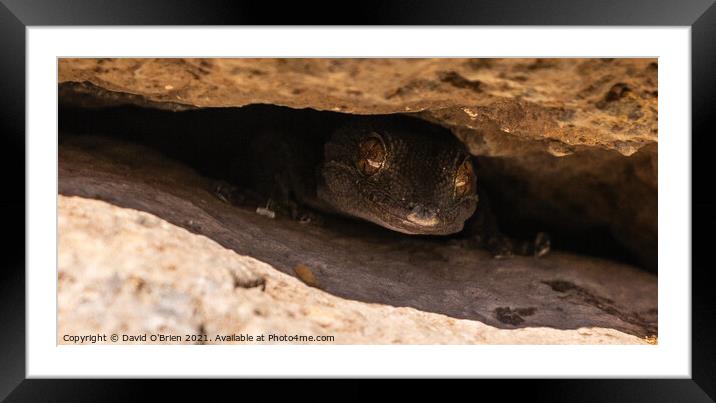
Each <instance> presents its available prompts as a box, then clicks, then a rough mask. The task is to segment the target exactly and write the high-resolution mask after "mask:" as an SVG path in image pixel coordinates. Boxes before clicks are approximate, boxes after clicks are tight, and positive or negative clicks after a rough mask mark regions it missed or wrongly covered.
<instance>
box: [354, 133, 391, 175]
mask: <svg viewBox="0 0 716 403" xmlns="http://www.w3.org/2000/svg"><path fill="white" fill-rule="evenodd" d="M385 156H386V151H385V144H383V141H382V140H381V139H380V138H379V137H377V136H371V137H368V138H367V139H365V140H363V141H362V142H361V143H360V144H359V145H358V159H357V160H356V165H357V166H358V169H360V171H361V172H362V173H363V174H364V175H367V176H371V175H375V173H377V172H378V171H380V170H381V169H382V168H383V165H385Z"/></svg>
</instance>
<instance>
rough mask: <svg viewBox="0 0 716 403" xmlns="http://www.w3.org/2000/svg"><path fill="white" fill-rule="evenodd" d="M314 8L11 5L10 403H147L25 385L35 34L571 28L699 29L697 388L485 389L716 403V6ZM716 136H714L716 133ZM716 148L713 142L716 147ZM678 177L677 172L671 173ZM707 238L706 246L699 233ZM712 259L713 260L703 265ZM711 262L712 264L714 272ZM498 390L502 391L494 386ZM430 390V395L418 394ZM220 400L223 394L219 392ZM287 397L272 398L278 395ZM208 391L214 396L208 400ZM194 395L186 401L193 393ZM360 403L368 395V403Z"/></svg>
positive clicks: (132, 391) (3, 44)
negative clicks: (715, 165) (61, 29)
mask: <svg viewBox="0 0 716 403" xmlns="http://www.w3.org/2000/svg"><path fill="white" fill-rule="evenodd" d="M347 4H348V3H346V4H339V3H335V4H333V5H332V6H329V5H327V4H323V3H316V4H314V5H309V4H304V3H295V4H293V5H292V4H291V3H289V2H283V3H282V5H281V6H280V7H276V6H275V5H272V4H270V3H266V2H264V3H263V4H262V3H252V4H247V3H238V2H230V1H201V2H199V1H194V2H191V1H183V0H176V1H170V0H159V1H157V0H155V1H151V2H150V1H143V0H137V1H134V0H131V1H129V0H125V1H114V2H111V1H97V0H94V1H93V0H73V1H69V0H65V1H52V0H37V1H28V0H0V51H1V52H2V53H3V56H2V58H1V59H0V68H1V70H0V72H1V75H0V95H2V96H0V99H1V100H2V101H1V102H2V106H1V107H0V115H1V116H2V118H1V119H0V132H1V133H2V139H3V146H2V148H1V150H2V157H0V172H1V175H2V178H3V181H2V184H3V190H2V192H0V203H2V204H1V206H2V211H3V212H4V213H5V214H4V215H3V216H4V222H5V223H6V224H9V225H5V226H4V229H5V231H4V232H5V234H6V235H7V236H6V241H5V242H4V248H3V251H4V253H3V254H4V255H5V261H6V264H5V265H3V268H2V271H0V273H2V282H0V301H1V303H0V323H2V325H3V326H2V329H3V332H2V334H3V337H2V339H0V340H1V341H0V399H4V398H7V399H8V401H23V402H24V401H82V400H92V401H110V400H112V401H113V400H123V401H124V400H130V399H132V400H133V399H134V398H136V397H137V394H138V392H137V388H138V387H139V386H143V385H145V384H146V383H147V382H146V381H118V380H49V379H48V380H39V379H25V377H26V376H25V374H26V363H25V358H26V343H25V336H26V335H25V332H26V326H25V325H26V323H25V293H26V288H25V223H26V210H25V203H26V200H25V175H24V174H23V172H25V169H26V165H25V161H26V160H25V152H26V150H25V71H26V70H25V68H26V66H25V51H26V48H25V41H26V39H25V38H26V36H25V35H26V30H25V28H26V27H28V26H48V25H51V26H72V25H93V26H96V25H115V26H116V25H263V24H272V25H275V24H290V25H304V24H308V25H342V24H348V25H503V26H507V25H560V26H582V25H584V26H595V25H605V26H629V25H636V26H689V27H691V40H692V42H691V46H692V49H691V57H692V71H691V73H692V77H691V78H692V137H691V144H692V173H693V182H692V195H691V197H692V217H693V216H694V215H696V214H698V215H699V218H698V219H697V220H693V219H692V222H693V224H692V245H693V246H692V248H693V249H692V356H691V362H692V378H691V379H638V380H606V379H601V380H543V381H537V380H521V381H518V382H523V383H528V384H529V385H524V386H523V387H522V388H515V387H513V386H507V385H506V384H505V382H506V381H502V380H498V381H494V380H493V381H484V382H482V381H481V385H480V388H486V389H480V394H485V393H488V392H489V391H488V390H487V389H493V388H494V389H495V391H498V392H504V391H505V389H506V388H507V387H509V388H510V390H513V391H515V392H519V391H522V392H523V393H527V394H528V395H530V396H536V395H538V394H541V393H548V394H549V396H550V400H552V401H689V402H698V401H713V398H714V396H716V382H715V380H716V365H714V363H715V362H716V354H715V353H714V336H713V334H714V333H713V332H712V329H713V319H714V318H716V309H714V292H713V291H712V289H711V288H712V286H713V284H714V282H713V281H712V280H713V275H712V274H711V273H712V271H713V269H712V267H711V266H712V264H703V263H702V264H699V260H700V259H694V258H697V257H705V256H707V255H706V251H707V250H709V249H708V248H707V246H708V245H709V244H710V243H711V241H713V240H716V232H714V231H713V230H712V228H713V227H714V222H715V221H714V218H716V213H714V207H716V197H714V196H711V195H710V192H709V191H708V190H707V189H706V187H704V188H701V189H699V188H697V187H695V186H693V185H695V183H696V181H697V178H699V177H702V176H703V177H704V178H708V179H706V183H707V184H713V182H714V179H713V176H712V175H711V174H710V169H709V168H710V167H709V165H708V164H710V162H709V161H708V160H707V159H706V157H707V153H709V150H710V147H709V145H710V144H709V143H708V141H709V140H711V139H712V138H713V137H714V136H710V135H709V134H711V133H712V132H713V129H711V126H710V125H709V124H708V123H709V119H708V117H709V115H710V112H711V111H713V110H714V105H716V92H714V88H715V87H716V86H714V77H716V74H715V73H714V72H716V6H714V0H691V1H683V0H655V1H650V2H645V1H644V0H618V1H616V0H608V1H594V0H592V1H588V0H557V1H527V0H494V1H469V0H460V1H454V2H450V3H446V2H439V1H426V2H419V3H418V2H401V1H384V2H380V3H379V4H377V3H370V2H360V3H357V2H355V3H351V5H350V6H349V5H347ZM709 129H711V130H709ZM711 141H713V140H711ZM667 169H668V167H667ZM699 229H701V230H703V231H702V233H705V234H707V235H706V236H702V237H699V238H697V237H695V233H696V232H698V230H699ZM703 260H705V259H703ZM703 260H702V262H703ZM164 382H167V383H169V385H167V384H164V385H161V387H162V389H163V391H164V392H163V393H164V394H165V395H166V396H168V395H169V394H173V393H179V394H184V393H187V392H190V391H192V390H196V385H195V384H194V383H192V382H186V381H180V380H172V381H166V380H165V381H164ZM490 382H491V383H490ZM422 388H426V386H419V387H418V389H422ZM212 389H213V390H214V391H216V390H218V389H215V388H214V387H212ZM275 391H276V390H274V391H272V393H275ZM204 392H207V390H204ZM185 396H186V395H185ZM356 397H357V396H356Z"/></svg>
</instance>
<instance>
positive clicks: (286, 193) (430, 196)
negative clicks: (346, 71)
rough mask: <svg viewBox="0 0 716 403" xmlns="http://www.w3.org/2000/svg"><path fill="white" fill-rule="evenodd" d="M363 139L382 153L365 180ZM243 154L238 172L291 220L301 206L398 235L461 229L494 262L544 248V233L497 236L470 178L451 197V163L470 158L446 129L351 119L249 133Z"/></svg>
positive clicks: (404, 120) (388, 119) (300, 214)
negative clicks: (303, 129) (323, 130)
mask: <svg viewBox="0 0 716 403" xmlns="http://www.w3.org/2000/svg"><path fill="white" fill-rule="evenodd" d="M368 137H378V138H380V140H381V141H382V143H383V144H384V145H385V150H386V155H385V161H384V165H383V166H382V168H381V170H380V171H379V172H377V173H376V174H373V175H365V174H363V173H362V172H361V170H360V169H359V168H358V164H357V158H358V157H357V156H358V154H359V152H358V149H359V144H360V143H361V142H362V141H364V140H365V139H366V138H368ZM251 154H252V155H254V156H255V157H257V158H256V160H255V161H251V164H249V165H247V164H244V165H241V164H239V167H238V169H239V170H240V171H242V173H243V174H244V175H248V176H249V177H250V182H251V183H252V187H254V188H255V189H257V190H258V191H259V193H261V194H262V195H264V196H265V197H267V198H268V199H269V203H268V207H269V208H271V207H273V208H276V209H283V210H284V211H286V212H288V213H289V214H290V215H291V216H293V217H294V218H297V219H303V218H305V216H306V215H307V214H310V212H306V211H304V210H303V209H302V206H308V207H310V208H312V209H314V210H317V211H321V212H326V213H331V214H341V215H345V216H351V217H356V218H360V219H363V220H367V221H371V222H373V223H375V224H377V225H380V226H383V227H385V228H388V229H391V230H394V231H398V232H402V233H406V234H420V235H449V234H455V233H459V232H461V231H463V230H464V232H465V233H467V234H468V235H469V236H470V238H469V239H470V240H471V241H472V243H473V244H475V245H476V246H478V247H483V248H487V249H488V250H490V251H491V252H492V254H493V255H494V256H495V257H505V256H510V255H513V254H519V255H536V256H541V255H543V254H545V253H546V252H547V251H548V250H549V239H548V238H546V236H545V235H544V234H538V236H537V239H536V240H535V242H519V241H515V240H513V239H510V238H508V237H506V236H504V235H502V234H501V233H500V231H499V228H498V226H497V222H496V220H495V217H494V215H493V214H492V213H491V211H490V208H489V201H488V199H487V196H486V195H485V194H484V192H482V189H481V188H480V186H479V183H478V182H477V180H476V177H475V175H472V176H471V178H470V181H471V183H470V185H469V186H470V188H469V189H470V191H469V192H467V193H466V194H462V195H456V193H455V175H456V172H457V169H458V166H459V165H460V164H461V163H462V162H463V161H465V160H466V159H467V160H469V161H471V160H472V158H473V157H471V156H470V154H469V153H468V151H467V149H466V148H465V146H464V144H463V143H461V142H460V141H459V140H457V139H456V138H455V137H454V136H453V135H452V134H451V133H449V132H448V131H447V130H445V129H443V128H440V127H438V126H435V125H432V124H429V123H427V122H424V121H422V120H418V119H416V118H411V117H406V116H398V115H389V116H372V117H356V118H353V119H352V120H350V121H349V122H348V123H346V124H345V125H343V126H341V127H340V128H339V129H337V130H335V131H334V132H333V133H330V134H326V135H325V136H324V135H322V134H319V133H314V134H313V135H308V136H295V135H293V136H292V135H291V134H290V133H288V132H279V131H270V132H266V133H262V134H261V135H259V136H256V138H255V140H254V141H253V142H252V144H251ZM224 190H225V189H224ZM220 193H221V192H220ZM223 198H224V199H226V198H227V197H225V196H224V197H223Z"/></svg>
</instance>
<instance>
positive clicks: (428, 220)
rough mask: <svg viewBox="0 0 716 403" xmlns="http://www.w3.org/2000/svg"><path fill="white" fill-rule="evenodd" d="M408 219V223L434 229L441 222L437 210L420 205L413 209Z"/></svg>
mask: <svg viewBox="0 0 716 403" xmlns="http://www.w3.org/2000/svg"><path fill="white" fill-rule="evenodd" d="M407 218H408V221H410V222H412V223H414V224H418V225H421V226H425V227H432V226H435V225H437V224H438V223H439V222H440V220H438V213H437V210H436V209H434V208H428V207H425V206H423V205H420V204H418V205H415V206H414V207H413V208H412V209H411V211H410V213H409V214H408V217H407Z"/></svg>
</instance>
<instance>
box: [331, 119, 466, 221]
mask: <svg viewBox="0 0 716 403" xmlns="http://www.w3.org/2000/svg"><path fill="white" fill-rule="evenodd" d="M324 157H325V159H324V162H323V165H322V166H321V168H320V172H319V181H318V183H319V184H318V197H319V198H320V199H322V200H323V201H325V202H327V203H328V204H330V205H331V206H332V207H333V208H335V209H337V210H338V211H340V212H342V213H344V214H347V215H351V216H354V217H359V218H362V219H365V220H368V221H372V222H374V223H376V224H379V225H381V226H383V227H386V228H389V229H392V230H394V231H399V232H403V233H406V234H430V235H447V234H452V233H456V232H459V231H460V230H462V228H463V226H464V223H465V220H467V219H468V218H469V217H470V216H471V215H472V214H473V213H474V212H475V208H476V207H477V194H476V179H475V173H474V169H473V165H472V161H471V157H470V154H468V152H467V150H466V149H465V146H464V145H463V144H462V143H461V142H460V141H458V140H457V139H456V138H455V137H454V136H453V135H452V134H451V133H449V132H448V131H447V130H445V129H442V128H439V127H437V126H435V125H432V124H429V123H427V122H423V121H420V120H417V119H415V118H409V117H398V116H387V117H363V118H357V119H355V120H354V121H352V122H350V123H348V124H347V125H345V126H343V127H342V128H340V129H339V130H337V131H336V132H335V133H333V135H332V137H331V139H330V140H329V141H328V142H327V143H326V146H325V155H324Z"/></svg>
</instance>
